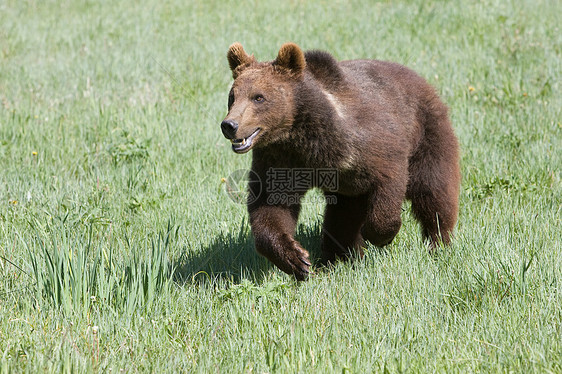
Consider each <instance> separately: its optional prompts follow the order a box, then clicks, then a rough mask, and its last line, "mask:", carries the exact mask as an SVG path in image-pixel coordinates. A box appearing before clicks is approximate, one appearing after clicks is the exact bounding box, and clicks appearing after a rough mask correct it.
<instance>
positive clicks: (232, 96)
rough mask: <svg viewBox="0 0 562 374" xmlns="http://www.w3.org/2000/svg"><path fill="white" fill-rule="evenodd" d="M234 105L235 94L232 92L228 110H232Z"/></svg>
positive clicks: (229, 96) (229, 97) (229, 95)
mask: <svg viewBox="0 0 562 374" xmlns="http://www.w3.org/2000/svg"><path fill="white" fill-rule="evenodd" d="M232 104H234V92H233V91H230V93H229V94H228V110H230V108H231V107H232Z"/></svg>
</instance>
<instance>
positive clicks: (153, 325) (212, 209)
mask: <svg viewBox="0 0 562 374" xmlns="http://www.w3.org/2000/svg"><path fill="white" fill-rule="evenodd" d="M561 13H562V7H561V4H560V3H559V2H557V1H526V0H523V1H496V0H486V1H479V2H472V1H459V2H452V3H443V2H440V1H429V2H428V1H421V0H411V1H397V2H387V1H380V2H374V1H357V2H351V3H350V2H347V1H334V2H325V1H309V2H300V1H286V2H281V3H280V2H278V1H261V2H251V3H247V2H226V1H224V2H219V1H207V2H199V1H197V2H195V1H194V2H182V1H175V0H170V1H165V2H157V1H146V2H144V3H143V4H142V5H139V4H133V3H132V2H129V1H124V2H115V3H109V2H101V1H89V2H79V1H67V2H54V1H46V2H33V1H29V2H16V1H11V0H8V1H4V2H2V3H0V170H1V173H0V371H1V372H41V371H44V372H74V371H78V372H95V371H109V370H111V371H117V370H121V369H122V370H124V371H126V372H144V371H157V372H160V371H167V372H192V371H195V372H208V371H218V372H229V371H231V372H326V371H328V372H336V371H337V372H401V371H408V372H480V371H484V372H562V343H561V342H560V336H561V335H562V325H561V323H562V312H561V309H560V305H561V304H562V291H561V281H562V270H561V269H562V266H561V265H562V234H561V233H562V222H561V216H562V174H561V165H562V152H561V149H562V124H561V122H560V121H561V118H562V113H561V108H562V99H561V96H560V89H561V87H560V82H561V81H562V63H561V61H562V58H561V56H562V36H561V35H562V33H561V31H560V26H559V14H561ZM289 40H290V41H295V42H297V43H299V44H300V45H301V46H302V47H304V48H305V49H313V48H318V49H325V50H328V51H330V52H332V53H333V54H334V55H335V56H336V57H337V58H339V59H349V58H379V59H385V60H393V61H397V62H400V63H403V64H405V65H407V66H409V67H411V68H413V69H415V70H416V71H418V72H419V73H420V74H421V75H423V76H424V77H426V78H427V79H428V80H429V81H430V82H431V83H432V84H433V85H435V86H436V87H437V89H438V90H439V92H440V93H441V94H442V96H443V98H444V99H445V101H446V102H447V103H448V104H449V106H450V113H451V118H452V120H453V124H454V127H455V130H456V132H457V134H458V136H459V139H460V142H461V146H462V174H463V184H462V191H461V213H460V218H459V224H458V228H457V233H456V239H455V242H454V244H453V245H452V246H451V247H450V248H446V249H443V250H442V251H441V253H440V254H439V256H438V257H437V258H436V259H435V260H434V259H432V258H431V257H429V256H428V254H427V248H426V247H425V246H424V245H423V243H422V242H421V240H420V235H419V229H418V227H417V225H416V223H415V221H414V220H413V218H412V217H411V215H410V214H409V210H408V207H407V205H406V206H405V211H404V217H403V218H404V226H403V228H402V230H401V232H400V233H399V235H398V237H397V238H396V239H395V241H394V242H393V244H391V245H390V246H389V247H387V248H385V249H384V250H379V249H376V248H373V247H370V248H368V249H367V251H366V258H365V259H364V261H360V262H356V263H354V264H340V265H338V266H337V267H335V268H334V269H333V270H331V271H328V272H319V273H316V274H314V275H313V276H312V277H311V279H310V280H309V281H308V282H306V283H302V284H297V283H295V282H294V281H292V280H291V279H290V278H289V277H287V276H285V275H283V274H281V273H280V272H279V271H277V270H276V269H274V268H273V267H272V266H271V265H270V264H269V263H268V262H267V261H265V260H264V259H262V258H261V257H259V256H258V255H257V254H255V252H254V250H253V242H252V238H251V234H250V230H249V227H248V223H247V213H246V211H245V208H244V206H243V205H240V204H235V203H234V202H232V201H231V200H230V199H229V197H228V196H227V194H226V193H225V184H224V182H223V178H227V177H228V176H229V175H230V174H231V173H232V172H234V171H235V170H238V169H244V168H247V167H248V165H249V161H250V156H237V155H235V154H233V153H232V152H231V151H230V146H229V143H228V142H227V141H226V140H224V139H223V137H222V135H221V133H220V130H219V127H218V124H219V123H220V120H221V119H222V118H223V116H224V115H225V112H226V102H227V93H228V89H229V85H230V83H231V77H230V73H229V70H228V65H227V62H226V58H225V53H226V50H227V48H228V46H229V45H230V44H231V43H232V42H234V41H240V42H242V43H243V44H244V46H245V48H246V50H248V51H249V52H250V53H255V55H256V56H257V57H258V58H259V59H272V58H274V57H275V54H276V52H277V49H278V48H279V46H280V45H281V44H282V43H283V42H285V41H289ZM310 197H311V198H310V202H309V203H308V204H306V206H305V209H304V211H303V215H302V218H301V221H300V225H299V230H298V237H299V239H300V240H301V242H302V243H303V244H304V245H305V247H306V248H308V249H310V250H311V252H312V254H313V256H317V255H318V251H319V240H320V224H321V216H322V212H323V206H322V204H320V203H318V199H315V198H314V197H317V196H315V195H314V192H313V193H312V194H311V196H310Z"/></svg>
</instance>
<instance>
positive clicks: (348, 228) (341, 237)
mask: <svg viewBox="0 0 562 374" xmlns="http://www.w3.org/2000/svg"><path fill="white" fill-rule="evenodd" d="M329 197H330V198H329V199H327V205H326V212H325V214H324V225H323V228H322V235H323V237H322V263H323V264H324V265H327V264H330V263H333V262H335V261H336V260H337V259H342V260H345V259H348V258H350V257H351V256H352V255H353V254H354V253H355V254H357V255H358V256H359V257H363V245H364V241H363V237H362V236H361V226H362V225H363V222H364V221H365V216H366V213H367V211H366V205H367V199H366V197H363V196H359V197H350V196H344V195H340V194H334V195H330V196H329Z"/></svg>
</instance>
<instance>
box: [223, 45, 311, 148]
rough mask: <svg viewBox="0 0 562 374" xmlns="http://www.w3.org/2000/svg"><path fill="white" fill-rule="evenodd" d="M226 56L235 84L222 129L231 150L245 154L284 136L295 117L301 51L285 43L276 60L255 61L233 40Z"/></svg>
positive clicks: (303, 66) (302, 74)
mask: <svg viewBox="0 0 562 374" xmlns="http://www.w3.org/2000/svg"><path fill="white" fill-rule="evenodd" d="M227 58H228V63H229V65H230V69H231V70H232V76H233V78H234V83H233V84H232V89H231V90H230V94H229V96H228V114H227V116H226V117H225V119H224V121H222V123H221V129H222V132H223V134H224V136H225V137H226V138H227V139H230V141H231V143H232V150H233V151H234V152H236V153H246V152H248V151H249V150H250V149H252V148H253V147H263V146H266V145H269V144H274V143H275V142H278V141H280V140H283V139H286V138H287V137H288V136H289V135H288V134H289V131H290V128H291V126H292V124H293V120H294V116H295V102H294V92H295V89H296V88H297V86H298V84H299V82H301V81H302V80H303V76H304V69H305V67H306V62H305V58H304V53H303V52H302V50H301V49H300V48H299V47H298V46H297V45H296V44H293V43H286V44H283V45H282V46H281V49H280V50H279V53H278V55H277V58H276V59H275V60H273V61H270V62H257V61H256V59H255V58H254V56H253V55H252V56H249V55H248V54H247V53H246V52H245V51H244V48H242V45H241V44H240V43H234V44H232V45H231V46H230V48H229V50H228V54H227Z"/></svg>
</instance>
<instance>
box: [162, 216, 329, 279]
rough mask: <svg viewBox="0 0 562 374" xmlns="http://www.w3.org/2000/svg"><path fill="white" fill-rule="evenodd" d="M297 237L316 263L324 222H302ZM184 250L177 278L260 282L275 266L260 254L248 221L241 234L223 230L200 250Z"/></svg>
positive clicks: (176, 263)
mask: <svg viewBox="0 0 562 374" xmlns="http://www.w3.org/2000/svg"><path fill="white" fill-rule="evenodd" d="M296 239H297V240H298V241H299V242H300V243H301V244H302V245H303V246H304V248H306V249H307V250H308V251H309V252H310V256H311V258H312V259H313V262H316V263H317V261H318V258H319V257H320V242H321V224H320V223H318V222H317V223H316V224H314V225H313V226H305V225H299V227H298V229H297V235H296ZM188 252H189V251H185V252H184V255H183V256H182V257H180V258H179V259H178V260H177V261H175V263H174V264H173V266H174V267H175V269H176V270H175V281H176V282H178V283H184V282H195V281H197V282H203V283H214V282H216V281H221V280H223V281H230V282H234V283H240V282H241V281H242V280H243V279H250V280H253V281H254V282H256V283H261V282H262V281H263V280H264V278H265V277H266V275H267V273H269V271H270V270H271V269H273V268H274V265H273V264H272V263H271V262H269V261H268V260H267V259H266V258H265V257H263V256H260V255H259V254H258V253H257V252H256V250H255V247H254V239H253V237H252V233H251V230H250V228H249V226H248V225H247V224H246V222H243V223H242V225H241V227H240V230H239V231H238V233H236V232H234V233H232V232H231V233H227V234H224V233H220V234H219V235H217V236H216V237H215V238H214V239H213V241H212V242H211V244H210V245H209V246H207V247H206V248H203V249H202V250H200V251H197V252H189V253H188Z"/></svg>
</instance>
